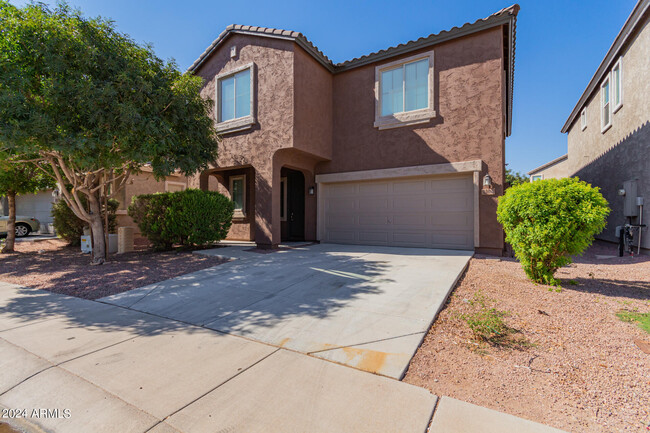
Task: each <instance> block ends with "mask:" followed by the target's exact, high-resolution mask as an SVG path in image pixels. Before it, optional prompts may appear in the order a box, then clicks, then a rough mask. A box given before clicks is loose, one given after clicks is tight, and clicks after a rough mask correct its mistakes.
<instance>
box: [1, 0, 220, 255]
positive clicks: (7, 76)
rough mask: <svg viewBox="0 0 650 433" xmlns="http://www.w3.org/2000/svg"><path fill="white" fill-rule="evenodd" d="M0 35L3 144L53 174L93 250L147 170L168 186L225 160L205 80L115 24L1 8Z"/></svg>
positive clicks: (37, 6) (72, 14) (36, 8)
mask: <svg viewBox="0 0 650 433" xmlns="http://www.w3.org/2000/svg"><path fill="white" fill-rule="evenodd" d="M0 33H1V34H2V37H1V38H0V143H2V146H4V147H5V148H7V149H9V150H11V151H13V152H18V153H35V154H37V155H38V157H37V158H36V159H35V160H37V161H36V162H38V163H40V164H46V165H48V166H50V168H51V169H52V172H53V174H54V175H55V178H56V180H57V181H58V182H59V184H60V185H62V186H63V188H62V191H61V192H62V195H63V198H64V199H65V200H66V201H67V202H68V203H69V205H70V207H71V209H73V211H74V212H75V214H76V215H77V216H78V217H80V218H81V219H83V220H85V221H87V222H89V224H90V226H91V228H92V229H93V233H94V234H95V236H94V239H93V243H94V244H96V242H100V240H99V239H98V237H99V236H98V233H95V231H96V230H99V229H100V228H101V224H100V223H101V221H99V222H98V220H97V219H98V218H99V217H98V216H97V215H99V214H100V212H99V208H98V206H99V203H100V202H101V201H102V197H103V196H104V195H108V194H111V195H115V194H117V192H118V191H119V190H120V189H121V188H123V187H124V185H125V184H126V182H127V181H128V178H129V176H130V175H131V174H132V173H136V172H138V171H139V170H140V168H141V167H142V166H143V165H144V164H150V165H151V168H152V170H153V174H154V175H155V176H156V177H157V178H161V177H162V176H165V175H167V174H170V173H172V172H174V171H176V170H178V171H180V172H182V173H184V174H186V175H192V174H193V173H195V172H197V171H198V170H202V169H204V168H206V167H207V165H208V163H209V162H211V161H214V160H215V159H216V152H217V142H218V140H217V136H216V133H215V130H214V125H213V121H212V119H211V118H210V116H209V113H210V111H211V108H212V101H210V100H208V99H204V98H202V97H201V96H200V89H201V87H202V85H203V82H202V80H201V78H200V77H196V76H193V75H190V74H182V73H181V72H179V70H178V68H177V67H176V64H175V63H174V62H173V61H168V62H165V61H163V60H161V59H159V58H158V57H156V55H155V53H154V52H153V49H152V47H151V46H149V45H139V44H137V43H135V42H134V41H133V40H132V39H131V38H129V37H128V36H127V35H124V34H122V33H119V32H118V31H116V29H115V26H114V23H113V22H112V21H109V20H105V19H102V18H87V17H84V16H83V15H82V14H81V12H79V11H78V10H75V9H72V8H70V7H69V6H68V5H66V4H65V3H62V4H59V5H58V6H57V7H56V8H53V9H50V8H49V7H48V6H47V5H44V4H41V3H34V4H30V5H27V6H25V7H23V8H17V7H15V6H13V5H11V4H9V3H8V2H6V1H4V0H0ZM109 190H110V193H109V192H108V191H109ZM79 194H84V195H86V196H87V198H88V203H89V209H88V210H86V209H84V207H83V206H82V204H81V200H80V199H79ZM93 215H94V216H93ZM102 238H103V237H102ZM97 246H98V247H103V245H97ZM100 249H101V248H100ZM102 252H103V251H102Z"/></svg>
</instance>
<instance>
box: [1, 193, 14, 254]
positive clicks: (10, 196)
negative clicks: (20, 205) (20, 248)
mask: <svg viewBox="0 0 650 433" xmlns="http://www.w3.org/2000/svg"><path fill="white" fill-rule="evenodd" d="M7 202H8V204H9V220H8V221H7V240H6V242H5V246H4V248H2V252H3V253H13V252H14V243H15V241H16V192H15V191H11V190H9V191H7Z"/></svg>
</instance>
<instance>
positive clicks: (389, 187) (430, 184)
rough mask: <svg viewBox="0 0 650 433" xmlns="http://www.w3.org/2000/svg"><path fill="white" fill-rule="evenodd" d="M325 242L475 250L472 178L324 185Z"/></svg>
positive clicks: (440, 177) (433, 178) (322, 216)
mask: <svg viewBox="0 0 650 433" xmlns="http://www.w3.org/2000/svg"><path fill="white" fill-rule="evenodd" d="M321 194H322V197H321V198H322V201H321V203H322V209H321V214H320V217H321V218H322V219H323V221H322V226H321V240H322V241H323V242H333V243H345V244H361V245H387V246H402V247H422V248H452V249H469V250H471V249H473V248H474V199H473V194H474V184H473V181H472V176H471V175H462V176H460V175H454V176H429V177H415V178H402V179H389V180H373V181H363V182H345V183H329V184H323V185H322V188H321Z"/></svg>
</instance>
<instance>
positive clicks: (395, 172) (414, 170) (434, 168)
mask: <svg viewBox="0 0 650 433" xmlns="http://www.w3.org/2000/svg"><path fill="white" fill-rule="evenodd" d="M482 168H483V161H482V160H480V159H478V160H472V161H461V162H451V163H444V164H430V165H418V166H411V167H397V168H387V169H379V170H363V171H351V172H343V173H329V174H320V175H316V187H317V197H318V199H317V221H316V232H317V235H318V240H319V241H321V240H322V239H323V238H324V236H325V203H324V200H325V194H324V192H325V191H324V189H325V188H326V187H327V184H331V183H338V182H354V181H363V180H380V179H394V178H406V177H416V176H431V175H439V174H440V175H441V174H453V173H472V181H473V184H474V191H473V199H474V247H475V248H478V247H479V246H480V231H479V229H480V224H479V196H480V176H479V174H480V171H481V170H482Z"/></svg>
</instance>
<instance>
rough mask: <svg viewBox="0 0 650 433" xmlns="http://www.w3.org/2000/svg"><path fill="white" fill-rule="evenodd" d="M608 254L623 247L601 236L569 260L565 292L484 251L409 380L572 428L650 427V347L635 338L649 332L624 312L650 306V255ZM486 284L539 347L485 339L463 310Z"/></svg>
mask: <svg viewBox="0 0 650 433" xmlns="http://www.w3.org/2000/svg"><path fill="white" fill-rule="evenodd" d="M597 255H598V256H601V257H597ZM607 255H609V256H615V255H616V247H615V246H610V245H608V244H604V243H603V244H597V245H596V246H594V247H592V248H591V249H590V250H589V251H588V252H587V254H585V255H584V256H583V257H580V258H577V259H576V261H575V263H574V264H572V265H569V266H568V267H565V268H562V269H560V270H559V271H558V273H557V276H558V277H559V278H560V279H562V281H563V284H562V285H563V289H562V291H561V292H556V291H550V290H549V289H550V288H549V287H548V286H542V285H536V284H534V283H531V282H530V281H529V280H527V279H526V276H525V275H524V272H523V271H522V270H521V267H520V265H519V263H518V262H517V261H515V260H514V259H502V260H497V259H495V258H493V257H489V256H476V257H475V258H473V259H472V260H471V261H470V264H469V268H468V270H467V271H466V273H465V275H464V276H463V278H462V280H461V281H460V282H459V284H458V286H457V287H456V289H455V291H454V293H453V295H452V296H451V298H450V300H449V302H448V303H447V305H446V307H445V309H444V310H443V311H442V312H441V313H440V315H439V317H438V318H437V320H436V322H435V323H434V325H433V327H432V328H431V330H430V331H429V333H428V335H427V336H426V338H425V340H424V342H423V343H422V346H421V347H420V349H419V350H418V352H417V353H416V355H415V357H414V358H413V359H412V361H411V364H410V366H409V369H408V372H407V375H406V377H405V378H404V380H405V381H406V382H409V383H412V384H414V385H419V386H422V387H425V388H427V389H429V390H430V391H431V392H433V393H434V394H436V395H445V396H450V397H454V398H458V399H460V400H464V401H467V402H470V403H474V404H478V405H481V406H486V407H489V408H492V409H495V410H499V411H502V412H507V413H510V414H512V415H516V416H520V417H523V418H527V419H530V420H533V421H537V422H541V423H544V424H547V425H551V426H553V427H556V428H560V429H564V430H567V431H571V432H619V431H625V432H640V431H647V430H646V426H648V425H649V424H650V355H648V354H646V353H644V352H643V351H642V350H641V349H640V347H638V346H637V345H636V344H635V343H634V341H635V340H637V341H638V340H642V341H649V342H650V334H647V333H645V332H644V331H642V330H641V329H639V328H638V327H637V326H636V325H635V324H633V323H625V322H622V321H621V320H619V319H618V318H617V317H616V312H617V311H619V310H621V309H628V310H634V309H636V310H638V311H639V312H641V313H645V312H650V257H648V256H640V257H622V258H619V257H605V258H603V257H602V256H607ZM570 281H572V282H570ZM478 291H480V292H481V293H482V294H483V295H484V296H486V297H487V298H489V299H492V300H494V306H495V307H496V308H497V309H499V310H503V311H507V312H509V315H508V316H507V317H506V318H505V319H504V320H505V321H506V323H507V325H509V326H511V327H512V328H515V329H518V330H519V331H520V333H519V334H518V336H519V337H520V338H521V337H524V338H526V339H527V340H528V342H529V343H531V345H530V346H523V347H521V346H519V347H518V348H513V347H510V348H508V347H503V346H494V345H489V344H487V343H480V344H478V343H477V341H476V339H474V338H473V335H472V333H471V331H470V330H469V328H468V326H467V324H466V323H465V322H464V321H463V320H462V319H461V317H460V314H462V313H465V312H469V311H471V309H472V308H473V307H472V306H471V304H470V302H468V301H471V300H472V299H474V294H475V293H477V292H478Z"/></svg>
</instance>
